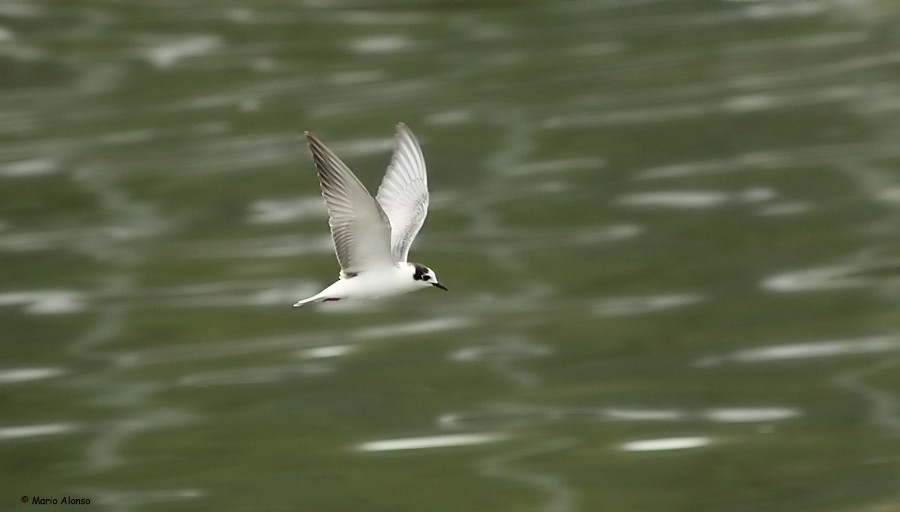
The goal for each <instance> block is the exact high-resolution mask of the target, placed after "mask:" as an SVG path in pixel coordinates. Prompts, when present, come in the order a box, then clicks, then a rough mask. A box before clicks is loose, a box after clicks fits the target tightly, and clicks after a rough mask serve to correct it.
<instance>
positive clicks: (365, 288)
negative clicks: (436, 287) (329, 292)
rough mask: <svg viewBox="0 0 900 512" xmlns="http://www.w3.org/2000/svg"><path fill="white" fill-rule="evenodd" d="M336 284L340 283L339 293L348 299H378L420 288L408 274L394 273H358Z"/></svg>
mask: <svg viewBox="0 0 900 512" xmlns="http://www.w3.org/2000/svg"><path fill="white" fill-rule="evenodd" d="M336 284H340V285H341V286H340V287H341V288H342V289H341V290H340V292H341V295H343V296H344V297H345V298H348V299H378V298H381V297H391V296H394V295H403V294H405V293H409V292H412V291H415V290H417V289H419V288H420V287H419V286H416V282H415V281H413V280H412V279H411V278H410V277H409V276H405V275H403V276H400V275H396V274H388V275H385V276H376V275H366V274H359V275H358V276H356V277H351V278H350V279H344V280H342V281H339V282H338V283H336ZM335 291H337V290H335Z"/></svg>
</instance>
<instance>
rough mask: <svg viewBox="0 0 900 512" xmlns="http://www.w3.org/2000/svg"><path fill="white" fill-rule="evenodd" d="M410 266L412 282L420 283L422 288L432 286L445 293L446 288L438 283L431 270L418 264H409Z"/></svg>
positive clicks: (435, 275)
mask: <svg viewBox="0 0 900 512" xmlns="http://www.w3.org/2000/svg"><path fill="white" fill-rule="evenodd" d="M410 265H411V266H412V268H413V276H412V278H413V281H415V282H417V283H422V285H423V286H434V287H435V288H440V289H441V290H444V291H447V287H446V286H444V285H442V284H441V283H440V282H439V281H438V279H437V274H435V273H434V270H431V269H430V268H428V267H426V266H425V265H422V264H420V263H410Z"/></svg>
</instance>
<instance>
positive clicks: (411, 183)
mask: <svg viewBox="0 0 900 512" xmlns="http://www.w3.org/2000/svg"><path fill="white" fill-rule="evenodd" d="M375 198H376V199H377V201H378V204H380V205H381V208H382V209H383V210H384V212H385V213H386V214H387V216H388V219H390V223H391V253H392V254H393V256H394V260H396V261H406V259H407V255H408V254H409V248H410V246H411V245H412V242H413V240H414V239H415V238H416V235H417V234H418V233H419V229H421V228H422V224H424V223H425V216H426V215H428V177H427V175H426V174H425V158H424V157H423V156H422V149H421V148H420V147H419V142H418V141H417V140H416V137H415V136H414V135H413V134H412V132H411V131H410V130H409V128H407V127H406V125H405V124H403V123H400V124H398V125H397V135H396V137H395V138H394V156H393V157H392V158H391V164H390V165H389V166H388V169H387V173H386V174H385V175H384V179H383V180H382V181H381V186H380V187H378V193H377V194H376V195H375Z"/></svg>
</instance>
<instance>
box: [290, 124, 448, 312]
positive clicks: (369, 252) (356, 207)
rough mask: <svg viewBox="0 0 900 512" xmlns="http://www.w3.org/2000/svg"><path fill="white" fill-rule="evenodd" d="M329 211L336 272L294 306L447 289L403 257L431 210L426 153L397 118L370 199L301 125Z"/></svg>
mask: <svg viewBox="0 0 900 512" xmlns="http://www.w3.org/2000/svg"><path fill="white" fill-rule="evenodd" d="M304 135H305V136H306V142H307V144H308V145H309V150H310V152H311V153H312V158H313V162H314V163H315V165H316V170H317V171H318V177H319V186H320V187H321V188H322V197H323V198H324V199H325V208H326V209H327V210H328V225H329V226H330V227H331V236H332V238H333V239H334V252H335V254H336V255H337V260H338V263H339V264H340V266H341V272H340V275H339V279H338V280H337V281H335V282H334V283H333V284H332V285H331V286H329V287H327V288H325V289H324V290H322V291H321V292H319V293H317V294H316V295H313V296H312V297H309V298H308V299H303V300H301V301H298V302H297V303H296V304H294V307H300V306H304V305H306V304H314V303H318V302H327V301H338V300H345V299H378V298H382V297H392V296H396V295H402V294H405V293H409V292H414V291H416V290H421V289H424V288H430V287H435V288H440V289H441V290H444V291H446V290H447V287H446V286H444V285H442V284H441V283H440V282H439V281H438V279H437V275H436V274H435V273H434V271H433V270H431V269H430V268H428V267H426V266H425V265H422V264H420V263H411V262H409V261H407V258H408V255H409V248H410V246H411V245H412V243H413V240H414V239H415V238H416V235H417V234H418V233H419V230H420V229H421V228H422V224H424V223H425V216H426V215H427V214H428V177H427V175H426V173H425V158H424V156H422V149H421V148H420V147H419V142H418V141H417V140H416V137H415V135H413V133H412V131H410V129H409V128H407V127H406V125H405V124H403V123H400V124H398V125H397V134H396V136H395V137H394V154H393V156H392V157H391V163H390V165H389V166H388V168H387V172H386V173H385V175H384V178H383V179H382V181H381V186H379V187H378V193H377V194H375V197H374V198H373V197H372V195H371V194H370V193H369V191H368V190H366V187H365V186H364V185H363V184H362V182H360V181H359V178H357V177H356V175H355V174H353V171H351V170H350V168H349V167H347V166H346V165H345V164H344V162H342V161H341V159H340V158H338V157H337V155H335V154H334V153H332V152H331V150H330V149H328V148H327V147H326V146H325V144H322V141H320V140H319V139H317V138H316V137H315V136H314V135H312V134H310V133H309V132H306V133H305V134H304Z"/></svg>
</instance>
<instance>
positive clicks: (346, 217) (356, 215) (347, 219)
mask: <svg viewBox="0 0 900 512" xmlns="http://www.w3.org/2000/svg"><path fill="white" fill-rule="evenodd" d="M306 141H307V143H308V144H309V150H310V152H311V153H312V157H313V161H314V162H315V164H316V169H317V170H318V176H319V185H320V186H321V188H322V197H323V198H324V199H325V207H326V208H327V209H328V216H329V220H328V225H329V226H331V236H332V238H334V252H335V254H336V255H337V259H338V263H340V265H341V276H342V277H352V276H353V275H355V274H357V273H359V272H362V271H365V270H372V269H380V268H386V267H388V266H393V265H394V259H393V257H392V256H391V230H390V222H389V221H388V219H387V216H386V215H385V213H384V211H383V210H382V209H381V206H379V205H378V203H377V202H375V199H373V198H372V195H371V194H369V191H368V190H366V187H365V186H364V185H363V184H362V183H360V181H359V179H358V178H357V177H356V175H354V174H353V172H352V171H351V170H350V169H349V168H348V167H347V166H346V165H345V164H344V162H341V160H340V158H338V157H337V156H336V155H335V154H334V153H332V152H331V150H329V149H328V148H327V147H325V145H324V144H322V142H321V141H320V140H319V139H317V138H316V137H314V136H313V135H311V134H310V133H309V132H307V133H306Z"/></svg>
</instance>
